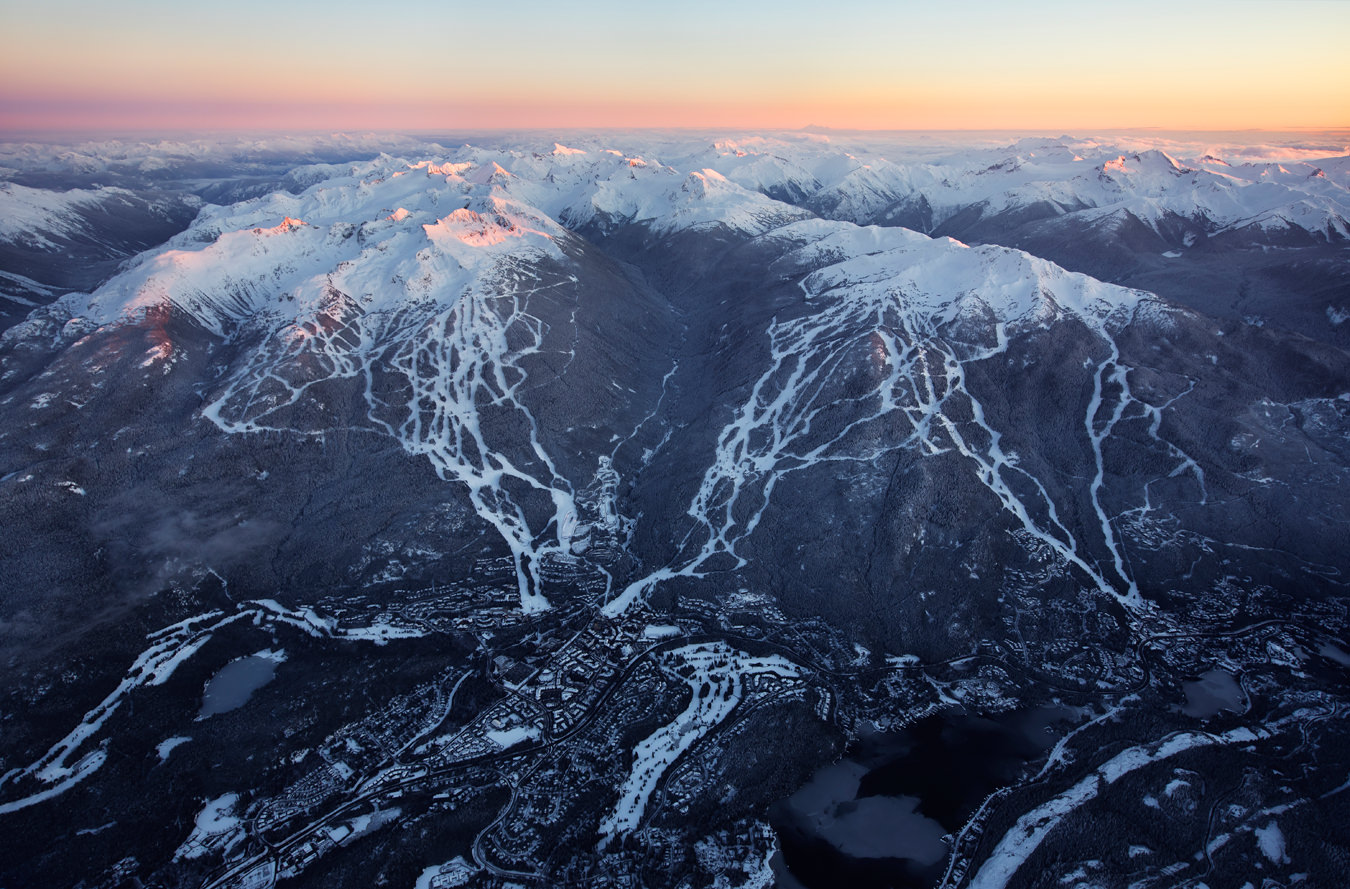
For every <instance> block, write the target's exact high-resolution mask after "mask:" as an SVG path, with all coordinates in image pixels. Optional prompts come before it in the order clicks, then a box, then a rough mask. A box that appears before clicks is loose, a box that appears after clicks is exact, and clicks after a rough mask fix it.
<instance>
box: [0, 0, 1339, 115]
mask: <svg viewBox="0 0 1350 889" xmlns="http://www.w3.org/2000/svg"><path fill="white" fill-rule="evenodd" d="M1347 47H1350V0H1178V2H1174V3H1165V2H1155V0H1123V2H1117V3H1103V2H1087V0H1082V2H1061V0H1039V2H1037V0H1022V2H1007V0H1002V2H986V0H958V2H951V0H949V2H934V0H930V2H923V3H911V2H903V0H886V2H880V0H879V2H871V0H809V2H798V0H773V2H767V0H719V2H709V0H682V2H680V3H660V4H658V3H650V2H643V0H628V2H617V0H569V2H564V0H555V2H542V0H511V2H497V3H493V2H484V0H475V2H473V3H460V2H454V0H450V2H446V0H441V2H430V0H403V2H399V0H390V2H387V3H385V4H380V5H377V4H372V3H361V4H357V3H351V2H344V0H328V2H322V3H321V2H312V0H285V2H278V0H267V2H264V0H231V2H217V3H193V2H184V0H172V2H168V0H121V2H118V3H108V2H104V0H100V2H97V3H95V2H87V0H82V2H76V0H43V2H36V0H23V2H20V0H0V130H7V131H25V130H27V131H35V130H67V131H70V130H107V131H121V132H131V131H145V130H150V131H153V130H157V129H159V130H352V129H361V130H402V131H419V130H421V131H426V130H445V129H451V128H453V129H472V128H478V129H487V128H527V127H528V128H561V127H569V128H592V127H595V128H598V127H700V128H705V127H725V128H733V127H734V128H765V129H768V128H774V129H793V128H798V127H803V126H807V125H815V126H826V127H834V128H841V129H1027V130H1038V129H1043V130H1055V131H1065V132H1070V131H1075V130H1077V131H1083V130H1087V129H1108V128H1113V129H1130V128H1144V127H1158V128H1164V129H1201V130H1204V129H1249V128H1252V129H1290V128H1302V127H1309V128H1328V127H1342V126H1346V125H1350V51H1347Z"/></svg>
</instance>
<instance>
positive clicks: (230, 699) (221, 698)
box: [197, 650, 286, 719]
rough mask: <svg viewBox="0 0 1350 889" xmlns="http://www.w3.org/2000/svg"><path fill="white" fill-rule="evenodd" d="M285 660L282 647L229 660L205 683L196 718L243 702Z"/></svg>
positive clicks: (224, 711)
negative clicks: (200, 707) (280, 649)
mask: <svg viewBox="0 0 1350 889" xmlns="http://www.w3.org/2000/svg"><path fill="white" fill-rule="evenodd" d="M284 660H286V653H285V652H284V651H270V650H269V651H260V652H258V653H257V654H251V655H248V656H247V657H241V658H238V659H236V660H233V661H230V662H229V663H228V664H226V665H225V666H223V667H221V668H220V670H219V671H218V672H217V673H216V675H214V676H212V677H211V679H210V681H208V682H207V683H206V690H205V691H204V692H203V693H202V709H201V712H199V713H198V714H197V718H198V719H206V718H207V717H209V716H215V715H216V714H217V713H228V712H229V711H231V710H237V709H238V708H240V707H242V706H244V704H246V703H248V699H249V698H251V697H253V693H254V692H255V691H257V690H258V689H260V688H262V687H263V686H264V685H266V684H267V683H269V682H271V681H272V677H274V676H276V673H277V665H278V664H280V663H281V662H282V661H284Z"/></svg>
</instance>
